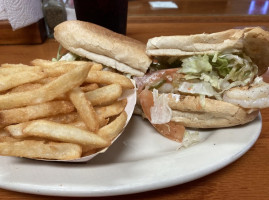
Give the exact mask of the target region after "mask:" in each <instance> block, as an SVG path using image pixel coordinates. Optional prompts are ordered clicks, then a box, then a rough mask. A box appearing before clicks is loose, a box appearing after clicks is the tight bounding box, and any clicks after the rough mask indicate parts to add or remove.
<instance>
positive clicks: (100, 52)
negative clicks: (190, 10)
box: [54, 20, 151, 76]
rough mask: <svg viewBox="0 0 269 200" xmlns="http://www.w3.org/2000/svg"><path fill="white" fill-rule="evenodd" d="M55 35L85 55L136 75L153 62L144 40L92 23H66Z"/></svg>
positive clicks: (60, 41)
mask: <svg viewBox="0 0 269 200" xmlns="http://www.w3.org/2000/svg"><path fill="white" fill-rule="evenodd" d="M54 37H55V39H56V40H57V41H58V42H59V43H60V44H61V45H62V46H63V47H64V48H66V49H67V50H69V51H71V52H73V53H75V54H78V55H79V56H81V57H86V58H88V59H90V60H93V61H95V62H97V61H96V59H97V60H98V61H99V62H100V63H101V64H104V65H107V66H109V67H112V68H114V69H117V70H119V71H122V72H125V73H130V74H132V75H136V76H142V75H143V74H144V73H145V72H146V71H147V69H148V67H149V65H150V63H151V59H150V58H149V57H148V56H147V55H146V53H145V50H146V45H145V44H143V43H142V42H140V41H137V40H135V39H132V38H129V37H127V36H124V35H121V34H118V33H115V32H113V31H110V30H108V29H106V28H103V27H101V26H98V25H96V24H92V23H89V22H82V21H77V20H75V21H66V22H63V23H61V24H59V25H58V26H56V27H55V32H54ZM100 56H101V57H102V59H100ZM112 60H113V61H112ZM126 66H129V68H130V69H133V70H130V69H129V68H128V67H127V68H125V67H126Z"/></svg>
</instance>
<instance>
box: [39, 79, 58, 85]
mask: <svg viewBox="0 0 269 200" xmlns="http://www.w3.org/2000/svg"><path fill="white" fill-rule="evenodd" d="M56 79H57V77H46V78H43V79H41V80H38V81H35V83H39V84H43V85H44V84H48V83H50V82H52V81H54V80H56Z"/></svg>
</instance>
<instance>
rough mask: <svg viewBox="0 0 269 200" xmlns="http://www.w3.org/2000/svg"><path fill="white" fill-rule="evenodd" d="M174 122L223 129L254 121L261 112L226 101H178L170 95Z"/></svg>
mask: <svg viewBox="0 0 269 200" xmlns="http://www.w3.org/2000/svg"><path fill="white" fill-rule="evenodd" d="M168 99H169V106H170V108H171V109H172V110H173V111H172V120H171V121H175V122H179V123H181V124H182V125H184V126H185V127H191V128H222V127H231V126H236V125H241V124H246V123H248V122H250V121H253V120H254V119H255V118H256V117H257V115H258V113H259V111H258V110H252V111H251V110H247V109H244V108H241V107H239V106H236V105H233V104H231V103H227V102H224V101H218V100H213V99H209V98H205V99H204V102H202V101H203V100H201V99H200V97H195V96H185V97H183V98H181V99H180V100H179V99H176V98H173V96H172V95H168Z"/></svg>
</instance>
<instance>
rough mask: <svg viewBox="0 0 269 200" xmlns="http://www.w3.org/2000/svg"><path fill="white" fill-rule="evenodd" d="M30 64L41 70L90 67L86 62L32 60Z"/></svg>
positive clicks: (89, 63)
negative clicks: (39, 67)
mask: <svg viewBox="0 0 269 200" xmlns="http://www.w3.org/2000/svg"><path fill="white" fill-rule="evenodd" d="M31 64H32V65H34V66H41V67H43V68H57V67H62V66H64V67H67V68H68V66H73V67H72V68H76V67H77V66H80V65H85V64H86V65H90V66H92V65H93V63H92V62H88V61H57V62H55V61H50V60H43V59H34V60H32V61H31Z"/></svg>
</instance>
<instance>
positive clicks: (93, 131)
mask: <svg viewBox="0 0 269 200" xmlns="http://www.w3.org/2000/svg"><path fill="white" fill-rule="evenodd" d="M102 69H103V66H102V65H100V64H96V63H93V62H86V61H59V62H52V61H48V60H42V59H35V60H33V61H32V62H31V65H23V64H2V65H1V67H0V155H3V156H16V157H26V158H34V159H47V160H74V159H78V158H81V157H83V156H87V155H91V154H94V153H96V152H98V151H100V150H102V149H104V148H106V147H108V146H109V145H110V144H111V142H112V141H113V140H114V139H115V138H116V137H117V136H118V134H119V133H120V132H121V131H122V130H123V128H124V126H125V123H126V120H127V114H126V112H125V110H124V109H125V106H126V105H127V99H126V98H125V99H121V98H120V97H121V96H122V93H123V91H124V90H127V89H133V88H134V85H133V83H132V82H131V80H130V79H128V78H127V77H125V76H123V75H120V74H118V73H114V72H110V71H103V70H102Z"/></svg>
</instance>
